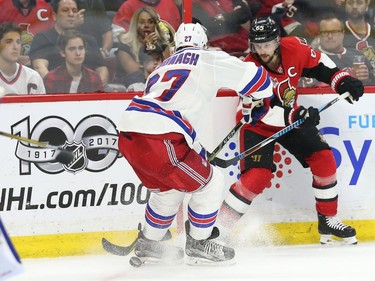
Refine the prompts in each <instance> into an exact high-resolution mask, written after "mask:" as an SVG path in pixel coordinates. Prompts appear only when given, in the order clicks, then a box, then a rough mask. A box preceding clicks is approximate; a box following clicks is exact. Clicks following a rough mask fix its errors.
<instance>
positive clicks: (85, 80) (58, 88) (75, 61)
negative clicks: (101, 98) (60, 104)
mask: <svg viewBox="0 0 375 281" xmlns="http://www.w3.org/2000/svg"><path fill="white" fill-rule="evenodd" d="M58 47H59V50H60V55H61V56H62V57H63V58H64V59H65V62H64V63H63V64H62V65H61V66H59V67H57V68H55V69H54V70H51V71H50V72H48V74H47V75H46V76H45V77H44V85H45V87H46V91H47V93H86V92H99V91H103V84H102V80H101V79H100V76H99V75H98V74H97V73H96V72H95V71H94V70H92V69H90V68H88V67H85V66H83V61H84V60H85V55H86V42H85V38H84V36H82V35H81V34H80V33H79V32H78V31H74V30H69V31H66V32H64V34H63V35H61V36H60V38H59V40H58Z"/></svg>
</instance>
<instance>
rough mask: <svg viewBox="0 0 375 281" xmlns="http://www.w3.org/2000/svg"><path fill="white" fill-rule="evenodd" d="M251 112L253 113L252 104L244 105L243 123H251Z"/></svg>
mask: <svg viewBox="0 0 375 281" xmlns="http://www.w3.org/2000/svg"><path fill="white" fill-rule="evenodd" d="M251 111H252V104H251V103H242V115H243V119H242V123H245V124H249V123H251V121H253V120H252V118H251Z"/></svg>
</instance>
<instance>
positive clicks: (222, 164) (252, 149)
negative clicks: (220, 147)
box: [211, 92, 351, 168]
mask: <svg viewBox="0 0 375 281" xmlns="http://www.w3.org/2000/svg"><path fill="white" fill-rule="evenodd" d="M350 97H351V96H350V93H349V92H345V93H344V94H342V95H340V96H338V97H336V98H335V99H333V100H331V101H330V102H328V103H326V104H325V105H322V106H321V107H319V112H322V111H324V110H326V109H327V108H329V107H331V106H332V105H334V104H335V103H336V102H338V101H340V100H342V99H346V98H350ZM303 121H304V119H298V120H297V121H295V122H294V123H292V124H290V125H289V126H287V127H285V128H284V129H282V130H280V131H278V132H276V133H275V134H273V135H272V136H270V137H268V138H266V139H264V140H263V141H261V142H259V143H257V144H255V145H254V146H252V147H250V148H248V149H247V150H245V151H244V152H242V153H241V154H239V155H237V156H235V157H233V158H231V159H228V160H224V159H220V158H217V157H216V158H214V159H213V160H212V161H211V164H213V165H216V166H218V167H221V168H228V167H229V166H231V165H233V164H235V163H237V162H238V161H239V160H241V159H242V158H245V157H246V156H249V155H250V154H253V153H254V152H255V151H257V150H258V149H260V148H261V147H264V146H266V145H267V144H269V143H270V142H273V141H274V140H276V139H277V138H279V137H281V136H282V135H284V134H286V133H287V132H289V131H290V130H292V129H294V128H296V127H298V126H299V125H301V124H302V123H303Z"/></svg>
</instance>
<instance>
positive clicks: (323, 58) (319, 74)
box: [302, 51, 364, 103]
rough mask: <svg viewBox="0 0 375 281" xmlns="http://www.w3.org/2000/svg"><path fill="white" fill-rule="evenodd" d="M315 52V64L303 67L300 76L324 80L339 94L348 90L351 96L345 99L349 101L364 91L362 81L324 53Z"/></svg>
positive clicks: (357, 98) (355, 99)
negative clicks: (339, 66) (316, 58)
mask: <svg viewBox="0 0 375 281" xmlns="http://www.w3.org/2000/svg"><path fill="white" fill-rule="evenodd" d="M315 52H316V54H317V55H318V56H319V60H318V61H317V64H315V65H311V67H309V68H304V70H303V72H302V76H303V77H309V78H315V79H317V80H318V81H321V82H324V83H326V84H328V85H330V86H331V88H332V90H334V91H335V92H336V93H339V94H340V95H342V94H344V93H345V92H349V93H350V95H351V97H352V98H351V99H347V101H348V102H350V103H352V100H354V101H358V100H359V98H360V97H361V96H362V95H363V92H364V87H363V84H362V82H361V81H360V80H358V79H357V78H354V77H353V76H351V75H350V73H349V72H347V71H345V70H340V69H339V68H338V67H337V66H336V64H335V63H334V62H333V61H332V60H331V59H330V58H329V57H328V56H327V55H326V54H324V53H319V52H318V51H315Z"/></svg>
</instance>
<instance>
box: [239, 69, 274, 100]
mask: <svg viewBox="0 0 375 281" xmlns="http://www.w3.org/2000/svg"><path fill="white" fill-rule="evenodd" d="M261 81H263V83H260V82H261ZM270 83H271V79H270V77H269V76H268V73H267V71H266V70H265V69H264V68H263V67H261V66H260V67H258V70H257V72H256V73H255V75H254V77H253V79H251V81H250V82H249V83H248V84H247V85H246V86H245V87H244V88H243V89H242V90H241V91H240V92H239V93H240V94H241V95H246V94H247V93H248V92H249V94H251V93H255V92H257V91H262V90H264V89H265V88H267V87H268V86H269V85H270Z"/></svg>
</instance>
